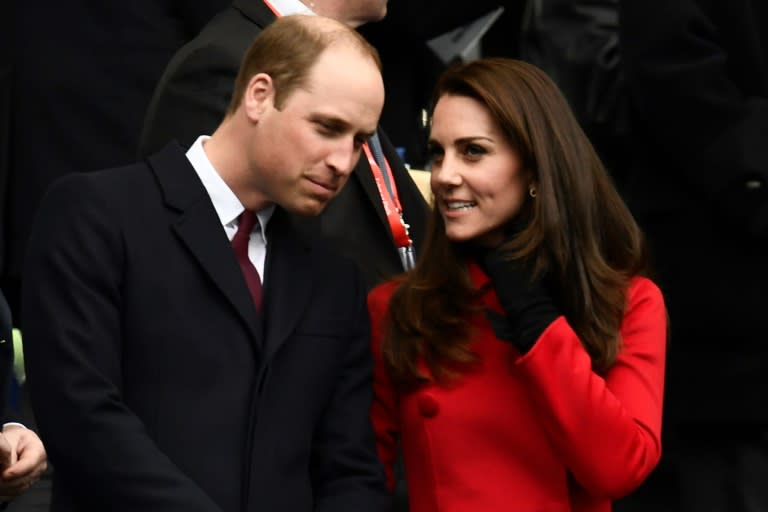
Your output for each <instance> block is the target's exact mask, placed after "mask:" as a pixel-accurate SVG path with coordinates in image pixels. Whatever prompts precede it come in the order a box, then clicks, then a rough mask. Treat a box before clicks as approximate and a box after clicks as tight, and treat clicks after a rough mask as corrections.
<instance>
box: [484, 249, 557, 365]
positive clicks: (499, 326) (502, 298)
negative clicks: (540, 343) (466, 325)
mask: <svg viewBox="0 0 768 512" xmlns="http://www.w3.org/2000/svg"><path fill="white" fill-rule="evenodd" d="M479 263H480V265H481V266H482V267H483V269H484V270H485V272H486V273H487V274H488V276H489V277H490V278H491V281H493V286H494V288H495V290H496V296H497V297H498V298H499V302H500V303H501V307H502V308H504V311H505V312H506V313H507V314H506V316H503V315H499V314H498V313H496V312H495V311H490V310H486V315H487V316H488V319H489V320H490V322H491V326H492V327H493V331H494V333H495V334H496V337H497V338H499V339H500V340H504V341H508V342H510V343H512V344H513V345H514V346H515V347H516V348H517V349H518V351H519V352H520V353H521V354H525V353H527V352H528V351H529V350H530V349H531V347H533V345H534V343H536V340H538V339H539V337H540V336H541V333H543V332H544V330H545V329H546V328H547V326H549V324H551V323H552V322H553V321H554V320H555V319H556V318H557V317H558V316H560V313H559V312H558V310H557V308H556V307H555V304H554V302H553V301H552V298H551V297H550V295H549V293H548V292H547V290H546V288H545V287H544V286H543V284H542V283H541V280H533V279H532V275H533V272H531V271H530V270H529V269H527V268H526V267H525V266H524V265H523V263H522V262H521V261H519V260H510V259H509V257H508V256H505V251H504V250H503V249H501V246H499V247H497V248H495V249H491V250H488V251H484V252H482V253H481V254H480V255H479Z"/></svg>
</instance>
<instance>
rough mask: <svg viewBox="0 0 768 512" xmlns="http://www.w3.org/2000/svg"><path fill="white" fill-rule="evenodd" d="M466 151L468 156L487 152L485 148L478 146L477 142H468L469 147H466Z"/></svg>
mask: <svg viewBox="0 0 768 512" xmlns="http://www.w3.org/2000/svg"><path fill="white" fill-rule="evenodd" d="M464 153H465V154H466V155H467V156H472V157H477V156H481V155H484V154H485V153H486V151H485V149H484V148H482V147H480V146H477V145H475V144H468V145H467V147H466V148H465V149H464Z"/></svg>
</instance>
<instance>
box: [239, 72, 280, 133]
mask: <svg viewBox="0 0 768 512" xmlns="http://www.w3.org/2000/svg"><path fill="white" fill-rule="evenodd" d="M274 98H275V87H274V83H273V82H272V77H271V76H269V75H268V74H266V73H257V74H255V75H253V76H252V77H251V79H250V80H249V81H248V86H247V87H246V88H245V92H244V94H243V109H244V111H245V115H246V116H247V117H248V119H250V120H251V121H253V122H257V121H258V120H259V119H260V118H261V115H262V114H263V113H264V111H265V110H266V109H267V108H268V107H270V106H272V105H273V104H274Z"/></svg>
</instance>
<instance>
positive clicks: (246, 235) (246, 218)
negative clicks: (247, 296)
mask: <svg viewBox="0 0 768 512" xmlns="http://www.w3.org/2000/svg"><path fill="white" fill-rule="evenodd" d="M255 224H256V215H255V214H254V213H253V212H252V211H250V210H245V211H243V213H242V214H240V221H239V222H238V224H237V232H236V233H235V237H234V238H233V239H232V248H233V249H234V250H235V255H236V256H237V262H238V263H239V264H240V270H242V272H243V277H245V282H246V284H247V285H248V289H249V290H250V291H251V297H252V298H253V303H254V305H255V306H256V311H261V278H260V277H259V271H258V270H256V267H254V266H253V263H252V262H251V260H250V258H248V240H249V239H250V238H251V230H253V226H254V225H255Z"/></svg>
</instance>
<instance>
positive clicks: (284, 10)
mask: <svg viewBox="0 0 768 512" xmlns="http://www.w3.org/2000/svg"><path fill="white" fill-rule="evenodd" d="M265 1H266V2H268V3H269V4H270V5H271V6H272V7H273V8H274V10H276V11H277V12H279V13H280V16H289V15H291V14H315V13H314V12H312V9H310V8H309V7H307V6H306V5H304V4H303V3H301V2H300V1H299V0H265Z"/></svg>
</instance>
